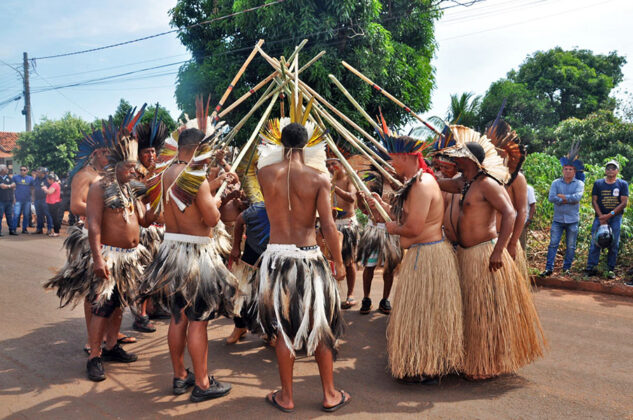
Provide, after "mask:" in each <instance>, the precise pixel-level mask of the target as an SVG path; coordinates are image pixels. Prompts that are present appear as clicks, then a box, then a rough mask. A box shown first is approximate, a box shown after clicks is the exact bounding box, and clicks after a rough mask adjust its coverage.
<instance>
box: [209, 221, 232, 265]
mask: <svg viewBox="0 0 633 420" xmlns="http://www.w3.org/2000/svg"><path fill="white" fill-rule="evenodd" d="M213 242H214V244H215V248H216V251H217V253H218V255H220V257H222V258H224V260H225V261H228V259H229V255H230V254H231V249H232V248H233V238H232V236H231V234H230V233H229V232H228V230H227V227H226V225H225V224H224V223H223V222H222V221H221V220H218V224H217V225H215V226H214V227H213Z"/></svg>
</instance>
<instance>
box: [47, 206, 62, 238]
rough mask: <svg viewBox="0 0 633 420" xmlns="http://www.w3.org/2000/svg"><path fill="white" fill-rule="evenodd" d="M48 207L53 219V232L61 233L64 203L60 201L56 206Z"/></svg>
mask: <svg viewBox="0 0 633 420" xmlns="http://www.w3.org/2000/svg"><path fill="white" fill-rule="evenodd" d="M46 205H47V206H48V211H49V212H50V213H51V217H52V218H53V230H54V231H55V233H59V228H60V227H61V226H62V202H61V201H58V202H57V203H55V204H49V203H47V204H46Z"/></svg>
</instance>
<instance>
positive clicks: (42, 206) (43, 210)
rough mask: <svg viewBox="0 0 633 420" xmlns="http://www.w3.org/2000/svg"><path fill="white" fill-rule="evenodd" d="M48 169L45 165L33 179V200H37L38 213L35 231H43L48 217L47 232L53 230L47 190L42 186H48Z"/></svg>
mask: <svg viewBox="0 0 633 420" xmlns="http://www.w3.org/2000/svg"><path fill="white" fill-rule="evenodd" d="M47 173H48V171H47V170H46V168H44V167H40V168H39V169H38V170H37V177H36V178H35V179H34V180H33V201H34V202H35V214H36V215H37V229H36V230H35V233H43V229H44V219H46V227H47V229H48V231H47V233H49V234H50V233H51V232H53V218H52V216H51V214H50V213H49V212H48V206H47V205H46V192H44V190H43V189H42V187H48V182H46V175H47Z"/></svg>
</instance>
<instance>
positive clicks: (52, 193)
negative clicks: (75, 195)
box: [42, 174, 62, 237]
mask: <svg viewBox="0 0 633 420" xmlns="http://www.w3.org/2000/svg"><path fill="white" fill-rule="evenodd" d="M46 181H47V182H48V187H45V186H42V190H43V191H44V192H45V193H46V205H47V207H48V212H49V214H50V215H51V216H52V218H53V232H49V233H48V236H53V237H55V236H59V228H60V227H61V224H62V218H61V212H62V211H61V209H62V198H61V193H62V189H61V187H60V185H59V182H57V181H56V177H55V175H54V174H48V175H47V176H46Z"/></svg>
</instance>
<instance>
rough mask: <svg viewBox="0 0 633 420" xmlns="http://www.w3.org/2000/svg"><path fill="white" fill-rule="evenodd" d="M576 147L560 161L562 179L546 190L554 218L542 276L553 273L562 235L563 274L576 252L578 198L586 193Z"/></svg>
mask: <svg viewBox="0 0 633 420" xmlns="http://www.w3.org/2000/svg"><path fill="white" fill-rule="evenodd" d="M577 153H578V145H576V144H574V145H573V146H572V151H571V152H570V153H569V155H568V156H565V157H563V158H561V160H560V162H561V165H562V166H563V176H562V177H561V178H558V179H556V180H554V182H552V186H551V187H550V189H549V197H548V199H549V201H550V202H552V203H554V219H553V220H552V227H551V229H550V241H549V247H548V248H547V264H546V266H545V271H543V272H542V273H541V277H546V276H550V275H551V274H552V272H553V270H554V259H555V258H556V252H557V251H558V245H559V244H560V240H561V238H562V237H563V232H565V241H566V245H567V250H566V252H565V259H564V261H563V273H565V274H569V270H570V269H571V263H572V262H573V261H574V256H575V253H576V238H578V220H579V219H580V217H579V213H580V199H581V198H582V194H583V192H584V190H585V183H584V182H583V181H584V179H585V174H584V172H583V171H584V166H583V164H582V161H580V160H579V159H578V154H577Z"/></svg>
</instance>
